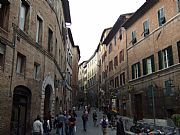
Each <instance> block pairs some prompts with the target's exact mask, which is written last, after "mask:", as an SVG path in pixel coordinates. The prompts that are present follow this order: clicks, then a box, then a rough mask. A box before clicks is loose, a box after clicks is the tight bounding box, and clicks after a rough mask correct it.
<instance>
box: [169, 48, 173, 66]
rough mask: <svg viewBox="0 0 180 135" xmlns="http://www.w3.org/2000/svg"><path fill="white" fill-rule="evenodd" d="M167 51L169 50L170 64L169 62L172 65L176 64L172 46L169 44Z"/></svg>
mask: <svg viewBox="0 0 180 135" xmlns="http://www.w3.org/2000/svg"><path fill="white" fill-rule="evenodd" d="M167 52H168V64H169V66H172V65H173V64H174V62H173V52H172V46H169V47H168V48H167Z"/></svg>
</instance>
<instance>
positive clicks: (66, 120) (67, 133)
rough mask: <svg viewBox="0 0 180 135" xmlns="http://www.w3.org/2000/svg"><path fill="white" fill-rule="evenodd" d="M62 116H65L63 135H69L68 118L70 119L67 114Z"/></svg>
mask: <svg viewBox="0 0 180 135" xmlns="http://www.w3.org/2000/svg"><path fill="white" fill-rule="evenodd" d="M64 116H65V122H64V123H65V135H69V118H70V117H71V116H70V115H69V112H66V111H65V112H64Z"/></svg>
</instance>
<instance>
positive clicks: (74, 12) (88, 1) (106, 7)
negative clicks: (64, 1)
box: [69, 0, 146, 62]
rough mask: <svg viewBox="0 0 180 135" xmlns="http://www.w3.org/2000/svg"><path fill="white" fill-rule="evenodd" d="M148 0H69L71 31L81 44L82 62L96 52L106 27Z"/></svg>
mask: <svg viewBox="0 0 180 135" xmlns="http://www.w3.org/2000/svg"><path fill="white" fill-rule="evenodd" d="M145 1H146V0H69V3H70V12H71V21H72V24H71V31H72V35H73V39H74V43H75V45H79V47H80V52H81V54H80V55H81V59H80V62H82V61H85V60H88V59H89V58H90V57H91V56H92V55H93V53H94V52H95V50H96V48H97V46H98V43H99V41H100V37H101V34H102V32H103V30H104V29H105V28H109V27H112V26H113V25H114V23H115V22H116V20H117V19H118V17H119V16H120V15H121V14H125V13H131V12H135V11H136V10H137V9H138V8H139V7H140V6H141V5H142V4H143V3H144V2H145Z"/></svg>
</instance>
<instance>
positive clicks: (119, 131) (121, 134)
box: [116, 118, 125, 135]
mask: <svg viewBox="0 0 180 135" xmlns="http://www.w3.org/2000/svg"><path fill="white" fill-rule="evenodd" d="M116 135H125V132H124V125H123V122H122V119H121V118H119V121H117V132H116Z"/></svg>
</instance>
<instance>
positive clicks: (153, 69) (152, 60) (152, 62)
mask: <svg viewBox="0 0 180 135" xmlns="http://www.w3.org/2000/svg"><path fill="white" fill-rule="evenodd" d="M151 64H152V72H155V63H154V55H151Z"/></svg>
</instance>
